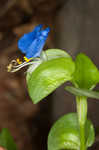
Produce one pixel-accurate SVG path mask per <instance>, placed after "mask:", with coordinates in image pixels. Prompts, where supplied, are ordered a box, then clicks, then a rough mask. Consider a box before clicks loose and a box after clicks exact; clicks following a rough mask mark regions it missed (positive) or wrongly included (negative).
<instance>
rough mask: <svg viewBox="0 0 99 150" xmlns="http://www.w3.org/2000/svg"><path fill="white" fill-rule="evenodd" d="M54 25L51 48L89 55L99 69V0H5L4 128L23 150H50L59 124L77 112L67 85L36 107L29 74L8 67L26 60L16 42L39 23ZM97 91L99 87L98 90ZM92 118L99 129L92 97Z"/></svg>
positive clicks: (0, 90) (0, 91)
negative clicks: (51, 133) (55, 124)
mask: <svg viewBox="0 0 99 150" xmlns="http://www.w3.org/2000/svg"><path fill="white" fill-rule="evenodd" d="M41 23H42V24H44V27H46V26H50V27H51V32H50V35H49V37H48V40H47V42H46V45H45V49H46V48H61V49H64V50H66V51H67V52H69V54H70V55H72V56H73V58H75V56H76V55H77V53H79V52H84V53H86V54H87V55H88V56H89V57H90V58H91V59H92V60H93V61H94V63H95V64H96V65H97V67H98V68H99V2H98V1H97V0H36V1H35V0H0V129H2V128H4V127H6V128H9V130H10V132H11V134H12V135H13V137H14V139H15V142H16V144H17V145H18V149H19V150H32V149H33V150H45V149H47V148H46V143H47V135H48V132H49V129H50V128H51V125H52V124H53V122H54V121H55V120H57V119H58V118H59V117H60V116H62V115H63V114H65V113H69V112H73V111H76V108H75V99H74V96H72V95H70V94H69V93H67V92H65V91H64V86H66V84H65V85H63V86H61V87H60V88H58V89H57V90H56V91H55V92H54V93H52V94H51V95H49V96H48V97H47V98H45V100H44V101H42V102H40V103H39V104H37V105H34V104H33V103H32V102H31V100H30V98H29V96H28V92H27V88H26V81H25V70H24V69H22V70H21V71H19V72H17V73H14V74H11V73H8V72H7V69H6V66H7V65H8V64H9V62H10V61H11V60H12V59H16V58H17V57H20V58H21V57H22V54H21V52H20V51H19V50H18V48H17V40H18V39H19V38H20V37H21V36H22V35H23V34H24V33H27V32H29V31H31V30H32V29H33V28H34V27H35V26H36V25H37V24H41ZM97 89H99V88H98V87H97ZM88 117H89V118H90V119H91V120H92V122H93V123H94V126H95V128H96V135H97V136H96V143H95V145H94V146H93V148H91V149H94V150H95V149H98V145H99V140H98V139H99V138H98V126H99V102H98V100H93V99H88Z"/></svg>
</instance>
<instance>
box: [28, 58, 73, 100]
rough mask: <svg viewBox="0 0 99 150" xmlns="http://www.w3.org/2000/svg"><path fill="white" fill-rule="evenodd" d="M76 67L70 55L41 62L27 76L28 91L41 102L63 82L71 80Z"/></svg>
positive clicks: (32, 97) (33, 98) (34, 98)
mask: <svg viewBox="0 0 99 150" xmlns="http://www.w3.org/2000/svg"><path fill="white" fill-rule="evenodd" d="M74 69H75V65H74V62H73V61H72V59H71V58H68V57H67V58H66V57H60V58H55V59H51V60H48V61H45V62H43V63H42V64H40V65H39V66H38V67H37V68H36V69H35V70H34V71H33V72H32V73H31V74H30V77H29V78H27V85H28V92H29V95H30V97H31V99H32V100H33V102H34V103H37V102H39V101H40V100H42V99H43V98H44V97H46V96H48V95H49V94H50V93H51V92H52V91H54V90H55V89H56V88H57V87H59V86H60V85H61V84H62V83H64V82H66V81H69V80H71V79H72V74H73V72H74Z"/></svg>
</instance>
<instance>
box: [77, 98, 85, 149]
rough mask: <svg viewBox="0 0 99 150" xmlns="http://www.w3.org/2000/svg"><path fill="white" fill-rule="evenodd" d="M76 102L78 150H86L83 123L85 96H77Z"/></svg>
mask: <svg viewBox="0 0 99 150" xmlns="http://www.w3.org/2000/svg"><path fill="white" fill-rule="evenodd" d="M76 102H77V114H78V122H79V128H80V150H86V140H85V123H86V120H87V98H86V97H85V96H77V97H76Z"/></svg>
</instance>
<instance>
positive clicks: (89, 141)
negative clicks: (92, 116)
mask: <svg viewBox="0 0 99 150" xmlns="http://www.w3.org/2000/svg"><path fill="white" fill-rule="evenodd" d="M85 133H86V147H90V146H92V145H93V143H94V141H95V132H94V127H93V124H92V123H91V121H90V120H87V121H86V124H85Z"/></svg>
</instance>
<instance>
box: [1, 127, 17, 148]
mask: <svg viewBox="0 0 99 150" xmlns="http://www.w3.org/2000/svg"><path fill="white" fill-rule="evenodd" d="M0 146H2V147H4V148H6V149H7V150H17V148H16V144H15V143H14V140H13V138H12V136H11V134H10V132H9V131H8V129H6V128H4V129H2V132H1V133H0Z"/></svg>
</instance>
